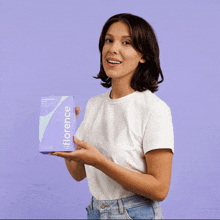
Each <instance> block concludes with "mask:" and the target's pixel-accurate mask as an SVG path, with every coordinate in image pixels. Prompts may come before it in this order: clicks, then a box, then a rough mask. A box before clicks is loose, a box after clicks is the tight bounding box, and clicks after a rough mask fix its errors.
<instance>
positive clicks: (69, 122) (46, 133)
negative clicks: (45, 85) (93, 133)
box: [39, 95, 76, 154]
mask: <svg viewBox="0 0 220 220" xmlns="http://www.w3.org/2000/svg"><path fill="white" fill-rule="evenodd" d="M39 122H40V123H39V141H40V142H39V151H40V153H42V154H49V152H53V151H74V150H75V149H74V145H75V144H74V142H73V136H74V135H75V132H76V114H75V103H74V97H73V96H53V95H52V96H47V97H41V105H40V119H39Z"/></svg>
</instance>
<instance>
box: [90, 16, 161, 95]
mask: <svg viewBox="0 0 220 220" xmlns="http://www.w3.org/2000/svg"><path fill="white" fill-rule="evenodd" d="M118 21H122V22H124V23H125V24H127V25H128V26H129V29H130V33H131V37H132V46H133V47H134V48H135V49H136V50H137V51H138V52H140V53H141V54H143V57H142V58H143V59H145V61H146V62H145V63H140V62H139V64H138V66H137V68H136V70H135V72H134V75H133V77H132V79H131V87H132V88H133V89H134V90H135V91H139V92H142V91H145V90H147V89H149V90H150V91H151V92H153V93H154V92H156V91H158V85H157V84H159V83H161V82H163V81H164V76H163V73H162V70H161V67H160V59H159V46H158V42H157V38H156V35H155V33H154V30H153V28H152V27H151V26H150V24H149V23H148V22H147V21H145V20H144V19H143V18H141V17H138V16H136V15H132V14H128V13H122V14H116V15H114V16H112V17H110V18H109V19H108V20H107V21H106V23H105V24H104V26H103V28H102V32H101V35H100V38H99V51H100V71H99V73H98V75H97V76H93V78H95V79H101V80H102V81H103V83H101V85H102V86H103V87H105V88H110V87H111V86H112V85H111V78H109V77H108V76H107V75H106V73H105V70H104V68H103V65H102V49H103V46H104V44H105V35H106V33H107V31H108V29H109V27H110V26H111V24H113V23H115V22H118ZM159 75H161V78H162V80H161V81H159V82H158V78H159Z"/></svg>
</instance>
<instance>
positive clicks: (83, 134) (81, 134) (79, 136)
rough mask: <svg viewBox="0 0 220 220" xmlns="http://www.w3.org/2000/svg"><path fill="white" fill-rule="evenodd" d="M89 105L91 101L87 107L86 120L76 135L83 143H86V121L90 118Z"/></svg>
mask: <svg viewBox="0 0 220 220" xmlns="http://www.w3.org/2000/svg"><path fill="white" fill-rule="evenodd" d="M89 103H90V100H89V101H88V102H87V105H86V110H85V115H84V119H83V121H82V123H81V124H80V126H79V128H78V129H77V131H76V134H75V136H76V138H77V139H79V140H81V141H84V138H85V123H86V120H87V117H88V112H89Z"/></svg>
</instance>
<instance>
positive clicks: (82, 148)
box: [50, 137, 103, 166]
mask: <svg viewBox="0 0 220 220" xmlns="http://www.w3.org/2000/svg"><path fill="white" fill-rule="evenodd" d="M74 143H75V144H76V145H77V146H76V150H75V151H72V152H68V153H67V152H54V153H52V152H51V153H50V155H55V156H58V157H63V158H66V159H67V160H73V161H76V162H81V163H84V164H87V165H91V166H95V165H96V164H97V163H98V162H99V161H100V158H101V157H103V155H102V154H101V153H100V152H99V151H98V149H97V148H96V147H94V146H93V145H91V144H89V143H87V142H84V141H80V140H79V139H77V138H76V137H74Z"/></svg>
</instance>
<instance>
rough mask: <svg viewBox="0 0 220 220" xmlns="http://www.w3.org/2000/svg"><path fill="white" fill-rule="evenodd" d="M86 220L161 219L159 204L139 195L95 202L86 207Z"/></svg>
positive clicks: (92, 200) (92, 201) (93, 199)
mask: <svg viewBox="0 0 220 220" xmlns="http://www.w3.org/2000/svg"><path fill="white" fill-rule="evenodd" d="M86 210H87V219H163V216H162V214H161V208H160V206H159V202H157V201H152V200H150V199H147V198H145V197H143V196H141V195H138V194H136V195H133V196H129V197H126V198H122V199H115V200H96V199H95V197H94V196H92V199H91V202H90V204H89V205H88V206H87V207H86Z"/></svg>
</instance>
